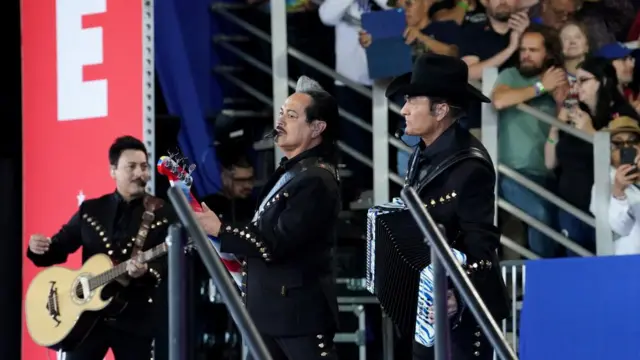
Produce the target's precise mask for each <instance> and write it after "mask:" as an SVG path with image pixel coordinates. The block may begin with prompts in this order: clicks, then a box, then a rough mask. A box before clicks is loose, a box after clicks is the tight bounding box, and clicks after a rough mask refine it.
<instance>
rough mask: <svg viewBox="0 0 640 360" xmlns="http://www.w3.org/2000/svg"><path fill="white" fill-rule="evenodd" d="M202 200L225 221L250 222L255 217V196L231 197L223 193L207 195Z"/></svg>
mask: <svg viewBox="0 0 640 360" xmlns="http://www.w3.org/2000/svg"><path fill="white" fill-rule="evenodd" d="M202 201H204V202H205V204H207V206H208V207H209V209H211V210H213V212H215V213H216V215H218V217H219V218H220V220H222V221H225V222H232V223H236V222H248V221H250V220H251V218H252V217H253V213H254V210H255V200H254V198H253V197H249V198H246V199H229V198H228V197H226V196H224V195H223V194H212V195H208V196H206V197H205V198H204V199H203V200H202Z"/></svg>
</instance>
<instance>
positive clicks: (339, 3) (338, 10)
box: [318, 0, 353, 26]
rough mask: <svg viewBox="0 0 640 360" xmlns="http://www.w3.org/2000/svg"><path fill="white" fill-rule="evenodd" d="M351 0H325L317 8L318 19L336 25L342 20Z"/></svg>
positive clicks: (329, 24) (326, 23)
mask: <svg viewBox="0 0 640 360" xmlns="http://www.w3.org/2000/svg"><path fill="white" fill-rule="evenodd" d="M351 4H353V0H325V1H323V2H322V5H320V7H319V8H318V15H320V21H322V23H323V24H325V25H327V26H336V25H338V24H339V23H340V22H341V21H342V17H343V16H344V14H346V13H347V10H348V9H349V7H351Z"/></svg>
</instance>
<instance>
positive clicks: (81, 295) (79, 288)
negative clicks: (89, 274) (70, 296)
mask: <svg viewBox="0 0 640 360" xmlns="http://www.w3.org/2000/svg"><path fill="white" fill-rule="evenodd" d="M76 297H77V298H78V299H80V300H86V299H85V298H84V291H82V285H80V283H78V284H77V285H76Z"/></svg>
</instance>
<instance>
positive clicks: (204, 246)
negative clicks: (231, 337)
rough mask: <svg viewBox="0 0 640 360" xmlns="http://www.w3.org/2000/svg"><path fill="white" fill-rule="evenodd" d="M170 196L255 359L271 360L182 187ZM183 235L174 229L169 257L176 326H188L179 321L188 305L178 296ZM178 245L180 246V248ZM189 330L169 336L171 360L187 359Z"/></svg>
mask: <svg viewBox="0 0 640 360" xmlns="http://www.w3.org/2000/svg"><path fill="white" fill-rule="evenodd" d="M168 195H169V200H171V204H172V205H173V208H174V209H175V211H176V214H177V215H178V218H179V219H180V222H181V223H182V226H184V229H185V230H186V232H187V233H188V234H189V237H190V238H191V239H193V241H194V243H195V245H196V247H197V251H198V255H200V258H201V259H202V262H203V264H204V265H205V267H206V268H207V271H209V275H211V279H212V280H213V281H214V282H215V284H216V287H217V289H218V290H219V291H220V295H221V297H222V300H223V301H224V303H225V304H226V305H227V309H228V310H229V314H230V315H231V317H232V318H233V321H234V322H235V323H236V324H237V325H238V328H239V329H240V333H241V334H242V339H243V340H244V341H245V342H246V344H247V345H248V347H249V349H250V351H251V353H252V354H253V357H254V358H255V359H256V360H271V355H270V354H269V351H268V350H267V347H266V346H265V344H264V341H263V340H262V337H261V336H260V334H259V333H258V330H257V329H256V326H255V325H254V323H253V321H251V318H250V317H249V313H248V312H247V309H245V307H244V306H243V305H242V301H241V300H240V296H239V295H238V292H237V291H236V286H235V284H234V283H233V282H232V280H231V277H230V276H229V275H228V272H227V269H226V268H225V267H224V264H223V263H222V260H220V257H219V256H218V254H217V252H216V249H215V248H214V247H213V244H212V243H211V241H210V240H209V239H208V238H207V236H206V234H205V233H204V231H203V230H202V228H200V226H199V225H198V223H197V221H196V219H195V217H194V216H193V211H192V210H191V207H190V205H189V202H188V201H187V198H186V197H185V196H184V193H183V192H182V190H181V189H180V188H177V187H171V188H170V189H169V191H168ZM180 232H181V230H180V229H179V228H175V227H174V228H172V231H171V233H170V234H169V236H170V238H169V245H170V248H171V249H170V250H171V254H169V260H170V261H171V265H170V266H171V268H170V269H169V271H170V272H171V271H174V272H177V273H174V274H173V275H169V279H170V286H171V290H172V292H171V293H170V300H171V301H172V302H171V303H170V304H169V308H170V316H169V318H170V326H174V327H175V326H181V324H184V323H183V322H182V320H181V319H179V318H178V317H179V316H182V314H181V311H182V309H180V308H179V306H183V307H184V304H181V303H180V299H179V298H180V294H179V293H178V292H179V291H180V286H181V285H180V284H178V283H177V282H178V278H177V277H178V276H181V272H182V270H183V263H182V262H181V261H180V259H181V255H180V252H183V251H184V250H183V249H182V245H183V244H182V243H181V242H180ZM176 246H178V247H177V248H176ZM172 280H173V281H172ZM182 281H184V277H182ZM176 301H178V303H176ZM185 330H186V329H184V328H183V329H180V328H178V329H175V328H174V329H170V330H169V333H170V334H171V341H170V343H169V354H170V355H171V356H172V357H170V359H171V360H184V358H185V357H184V354H186V352H185V351H186V349H184V346H185V341H184V334H185V333H186V332H185Z"/></svg>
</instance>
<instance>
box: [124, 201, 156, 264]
mask: <svg viewBox="0 0 640 360" xmlns="http://www.w3.org/2000/svg"><path fill="white" fill-rule="evenodd" d="M142 203H143V205H144V213H142V222H141V223H140V229H139V230H138V234H137V235H136V240H135V241H134V242H133V250H132V251H131V258H132V259H133V258H134V257H136V256H138V254H139V253H140V252H141V251H142V248H143V247H144V242H145V241H146V240H147V234H149V228H150V227H151V223H152V222H153V220H155V218H156V216H155V214H154V212H155V211H156V210H158V209H160V208H161V207H162V206H163V205H164V201H163V200H162V199H160V198H157V197H155V196H151V195H147V196H145V197H144V200H143V201H142Z"/></svg>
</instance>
